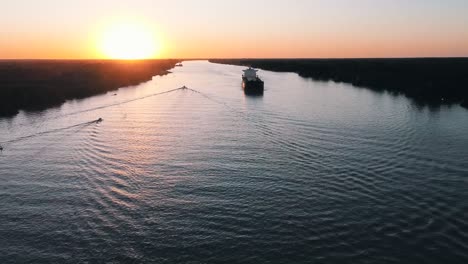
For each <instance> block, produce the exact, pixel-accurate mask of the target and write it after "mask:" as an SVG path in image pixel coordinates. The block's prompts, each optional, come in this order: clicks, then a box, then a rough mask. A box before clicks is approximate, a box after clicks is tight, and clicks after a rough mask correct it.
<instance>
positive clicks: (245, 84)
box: [242, 67, 264, 94]
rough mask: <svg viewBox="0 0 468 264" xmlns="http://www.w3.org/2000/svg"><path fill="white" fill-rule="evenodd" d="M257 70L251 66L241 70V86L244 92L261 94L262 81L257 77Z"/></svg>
mask: <svg viewBox="0 0 468 264" xmlns="http://www.w3.org/2000/svg"><path fill="white" fill-rule="evenodd" d="M257 71H258V70H255V69H253V68H252V67H249V68H248V69H246V70H243V72H244V74H243V75H242V88H244V92H245V93H246V94H263V87H264V82H263V81H262V80H261V79H260V78H259V77H258V75H257Z"/></svg>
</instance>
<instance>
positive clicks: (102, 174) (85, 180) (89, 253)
mask: <svg viewBox="0 0 468 264" xmlns="http://www.w3.org/2000/svg"><path fill="white" fill-rule="evenodd" d="M241 70H242V68H241V67H237V66H226V65H217V64H210V63H208V62H186V63H184V67H179V68H176V69H174V72H173V73H172V74H170V75H167V76H163V77H155V78H154V79H153V80H152V81H150V82H147V83H144V84H141V85H139V86H137V87H129V88H122V89H120V90H118V91H117V92H111V93H108V94H105V95H101V96H96V97H92V98H89V99H85V100H78V101H70V102H68V103H66V104H64V105H63V106H62V107H60V108H55V109H51V110H48V111H45V112H42V113H21V114H19V115H18V116H17V117H15V118H13V119H0V142H2V143H0V144H1V145H3V146H4V148H5V150H4V151H3V152H2V153H0V263H222V262H223V263H468V111H467V110H465V109H462V108H460V107H451V108H448V107H442V108H440V109H428V108H424V107H418V106H415V105H414V104H412V102H411V101H409V100H407V99H406V98H405V97H401V96H393V95H389V94H386V93H377V92H373V91H370V90H367V89H362V88H355V87H352V86H350V85H346V84H336V83H326V82H316V81H313V80H310V79H303V78H300V77H299V76H298V75H296V74H292V73H273V72H267V71H261V72H260V75H261V76H262V77H263V79H264V80H265V83H266V91H265V95H264V96H263V97H246V96H245V95H244V94H243V92H242V90H241V88H240V87H241V86H240V75H241ZM183 85H186V86H187V87H189V88H191V89H194V90H196V91H197V92H195V91H191V90H177V91H173V92H169V93H165V94H159V93H161V92H164V91H169V90H172V89H175V88H178V87H181V86H183ZM114 93H116V95H114ZM100 117H101V118H103V119H104V122H102V123H99V124H97V123H90V121H93V120H96V119H97V118H100Z"/></svg>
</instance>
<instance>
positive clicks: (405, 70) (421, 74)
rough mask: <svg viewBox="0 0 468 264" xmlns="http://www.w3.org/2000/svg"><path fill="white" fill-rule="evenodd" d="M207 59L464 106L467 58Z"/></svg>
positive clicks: (466, 103) (467, 88)
mask: <svg viewBox="0 0 468 264" xmlns="http://www.w3.org/2000/svg"><path fill="white" fill-rule="evenodd" d="M210 62H213V63H221V64H230V65H242V66H251V67H254V68H259V69H263V70H269V71H276V72H295V73H297V74H299V76H301V77H304V78H312V79H315V80H319V81H334V82H342V83H349V84H352V85H354V86H356V87H364V88H369V89H372V90H378V91H384V90H385V91H388V92H391V93H397V94H403V95H405V96H407V97H408V98H410V99H413V100H414V101H415V102H416V103H418V104H421V105H429V106H440V105H451V104H460V105H461V106H463V107H465V108H468V58H401V59H212V60H210Z"/></svg>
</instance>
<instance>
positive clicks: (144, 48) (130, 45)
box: [99, 24, 160, 60]
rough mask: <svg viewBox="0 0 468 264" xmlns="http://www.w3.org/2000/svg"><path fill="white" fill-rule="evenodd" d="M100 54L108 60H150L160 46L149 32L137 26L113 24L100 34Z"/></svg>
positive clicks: (156, 53)
mask: <svg viewBox="0 0 468 264" xmlns="http://www.w3.org/2000/svg"><path fill="white" fill-rule="evenodd" d="M99 46H100V49H101V53H102V54H103V55H104V56H105V57H106V58H110V59H124V60H135V59H151V58H155V57H157V56H158V53H159V51H160V50H159V49H160V45H159V43H158V41H157V40H156V38H155V36H154V35H153V34H152V32H151V30H149V29H147V28H145V27H144V26H142V25H138V24H115V25H113V26H111V27H109V28H107V29H106V30H104V32H103V33H102V37H101V40H100V44H99Z"/></svg>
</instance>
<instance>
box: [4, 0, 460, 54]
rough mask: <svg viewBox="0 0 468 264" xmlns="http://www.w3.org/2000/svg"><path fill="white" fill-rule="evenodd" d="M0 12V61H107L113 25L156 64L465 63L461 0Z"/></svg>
mask: <svg viewBox="0 0 468 264" xmlns="http://www.w3.org/2000/svg"><path fill="white" fill-rule="evenodd" d="M0 12H1V14H0V58H3V59H14V58H20V59H29V58H34V59H35V58H42V59H58V58H63V59H85V58H106V57H108V56H107V55H106V51H102V50H100V47H101V46H102V45H103V44H102V42H104V40H103V38H104V37H103V36H104V35H106V34H108V32H109V31H110V30H111V28H112V27H113V26H115V25H116V24H131V25H137V26H136V27H139V28H141V29H142V30H143V31H145V33H146V34H148V35H150V36H152V38H153V42H151V43H152V44H154V45H155V46H157V48H156V51H155V52H154V54H152V55H151V56H152V57H159V58H212V57H216V58H238V57H275V58H284V57H289V58H296V57H306V58H316V57H320V58H336V57H428V56H429V57H430V56H463V57H464V56H468V1H466V0H446V1H441V0H437V1H436V0H411V1H407V0H379V1H375V0H250V1H249V0H236V1H233V0H224V1H221V0H197V1H195V0H194V1H192V0H165V1H160V0H132V1H126V0H99V1H97V0H80V1H66V0H41V1H30V0H15V1H4V2H2V5H1V10H0ZM127 35H128V34H127ZM130 35H132V34H130ZM114 39H115V38H113V39H111V40H112V41H113V40H114ZM117 39H118V38H117ZM127 39H128V38H127ZM143 39H144V37H143ZM106 41H108V42H109V39H107V40H106ZM127 41H128V40H127ZM142 41H143V40H142ZM118 42H119V41H118ZM145 44H149V43H145ZM129 45H131V44H129ZM131 47H134V46H131ZM108 49H109V48H108ZM108 53H110V52H108Z"/></svg>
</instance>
